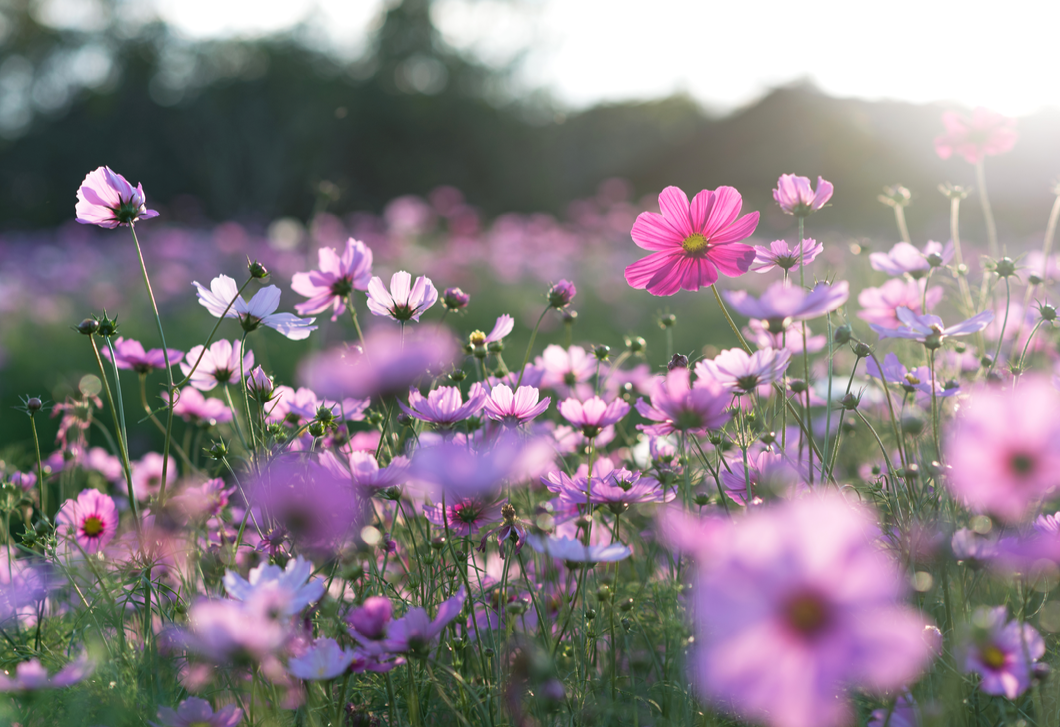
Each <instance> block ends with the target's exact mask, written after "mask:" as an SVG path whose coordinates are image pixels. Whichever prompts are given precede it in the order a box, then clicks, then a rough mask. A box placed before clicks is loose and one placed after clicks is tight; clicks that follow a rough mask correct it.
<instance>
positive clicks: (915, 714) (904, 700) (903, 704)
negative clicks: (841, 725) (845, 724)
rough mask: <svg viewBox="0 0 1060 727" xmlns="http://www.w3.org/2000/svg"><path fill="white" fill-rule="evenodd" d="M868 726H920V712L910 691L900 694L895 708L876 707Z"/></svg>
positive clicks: (870, 716)
mask: <svg viewBox="0 0 1060 727" xmlns="http://www.w3.org/2000/svg"><path fill="white" fill-rule="evenodd" d="M866 727H920V713H919V711H918V710H917V707H916V702H914V701H913V697H912V696H911V695H910V694H909V692H905V693H903V694H902V696H900V697H899V698H898V700H897V702H896V703H895V705H894V709H874V710H873V711H872V714H870V715H869V722H868V725H866Z"/></svg>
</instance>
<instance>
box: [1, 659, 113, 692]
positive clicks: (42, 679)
mask: <svg viewBox="0 0 1060 727" xmlns="http://www.w3.org/2000/svg"><path fill="white" fill-rule="evenodd" d="M93 668H94V665H93V663H92V662H91V661H90V660H89V658H88V654H87V653H86V652H82V654H81V655H80V656H79V657H77V658H76V659H74V660H73V661H71V662H70V663H69V664H67V665H66V666H64V667H63V668H62V669H60V670H59V671H58V672H56V673H55V675H54V676H52V677H50V678H49V677H48V670H47V669H45V668H44V667H43V666H42V665H41V663H40V661H39V660H37V659H30V660H29V661H24V662H22V663H21V664H19V665H18V666H17V667H15V677H14V678H13V679H12V678H11V677H9V676H7V675H6V674H0V692H32V691H36V690H38V689H60V688H62V687H68V686H70V685H71V684H76V683H77V682H79V681H81V680H82V679H84V678H85V677H87V676H88V675H89V674H91V673H92V670H93Z"/></svg>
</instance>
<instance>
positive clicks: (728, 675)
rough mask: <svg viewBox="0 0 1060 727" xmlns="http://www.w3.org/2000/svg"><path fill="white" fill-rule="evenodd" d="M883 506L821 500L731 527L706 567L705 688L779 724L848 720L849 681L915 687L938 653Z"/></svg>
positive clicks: (701, 587) (806, 726)
mask: <svg viewBox="0 0 1060 727" xmlns="http://www.w3.org/2000/svg"><path fill="white" fill-rule="evenodd" d="M878 534H879V531H878V529H877V527H876V522H875V518H874V517H873V515H872V513H870V512H869V511H867V510H865V509H862V508H861V507H859V506H856V505H854V504H852V503H850V502H849V501H847V500H846V499H844V498H843V497H842V496H840V495H837V494H829V495H824V496H810V497H806V498H802V499H799V500H793V501H789V502H785V503H783V504H780V505H777V506H775V507H771V508H768V509H760V510H756V511H754V512H752V513H751V514H749V515H748V516H747V517H746V518H744V519H742V520H741V521H740V522H739V523H738V524H737V523H731V524H728V525H727V526H726V527H725V532H724V535H723V536H722V537H718V538H715V539H714V540H713V547H712V549H711V555H710V557H709V558H708V559H705V560H704V561H703V562H702V563H701V564H700V569H699V581H698V584H697V585H696V588H695V609H694V614H695V631H696V634H695V646H696V650H697V653H696V654H695V655H694V657H693V666H692V671H693V674H694V677H695V680H696V682H697V684H698V685H699V688H700V690H701V691H702V693H703V694H704V695H705V696H707V697H709V698H710V699H711V700H712V701H713V702H715V703H716V704H717V705H718V706H719V707H721V708H723V709H728V710H732V711H733V712H736V713H737V714H739V715H740V716H741V717H742V718H744V719H750V720H754V721H761V722H765V723H767V724H769V725H774V726H776V727H839V726H840V725H846V724H849V723H850V722H851V721H852V719H853V711H852V709H851V706H850V703H849V701H848V700H847V699H846V698H845V696H844V694H845V692H846V690H847V689H848V688H852V687H853V688H859V687H860V688H865V689H868V690H869V691H872V692H877V693H880V692H883V691H885V690H890V689H895V688H897V687H900V686H903V685H905V684H907V683H909V682H910V681H911V680H913V679H915V678H916V676H917V675H918V674H919V673H920V672H921V670H923V668H924V667H926V666H927V664H928V662H930V660H931V658H932V656H933V650H932V644H931V643H930V642H929V641H928V640H925V638H924V628H925V625H926V622H925V619H924V616H923V615H922V614H921V613H920V612H918V611H916V610H915V609H913V608H910V607H908V606H906V605H905V604H904V603H902V597H903V594H904V591H905V586H904V580H903V577H902V573H901V570H900V569H899V567H898V564H897V563H895V562H894V561H893V560H892V559H891V558H890V556H889V555H888V554H887V552H886V551H885V550H883V549H882V548H881V547H880V545H879V541H878Z"/></svg>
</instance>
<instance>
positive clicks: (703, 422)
mask: <svg viewBox="0 0 1060 727" xmlns="http://www.w3.org/2000/svg"><path fill="white" fill-rule="evenodd" d="M731 402H732V392H731V391H729V390H727V389H723V388H722V386H721V384H719V383H717V382H715V381H702V382H701V381H697V382H696V386H695V387H691V386H689V372H688V369H685V368H675V369H674V370H673V371H671V372H670V373H668V374H667V375H666V378H662V377H659V378H657V379H656V380H655V384H654V386H653V387H652V394H651V404H650V405H649V404H647V403H645V401H644V400H643V399H638V400H637V405H636V406H637V411H638V412H640V415H641V416H643V417H644V418H645V419H650V420H652V421H653V422H655V423H654V424H650V425H645V424H638V425H637V429H641V430H643V431H644V432H645V433H647V434H648V435H650V436H653V437H660V436H663V435H665V434H672V433H673V432H691V433H693V434H703V433H704V432H705V431H706V430H707V429H718V428H719V427H721V426H723V425H724V424H725V422H727V421H729V412H728V411H727V409H728V407H729V404H730V403H731Z"/></svg>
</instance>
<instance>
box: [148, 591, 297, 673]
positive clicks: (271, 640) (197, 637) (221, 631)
mask: <svg viewBox="0 0 1060 727" xmlns="http://www.w3.org/2000/svg"><path fill="white" fill-rule="evenodd" d="M257 595H258V596H259V597H258V598H257V599H256V601H257V602H256V603H254V604H253V606H254V607H253V608H249V607H248V605H247V604H244V603H242V602H241V601H232V600H229V599H210V600H200V601H197V602H195V603H193V604H192V606H191V608H189V609H188V628H187V629H186V630H185V629H171V630H169V631H167V632H166V633H165V636H164V637H162V643H163V644H164V645H166V646H169V647H172V648H182V649H188V650H189V651H194V652H196V653H198V654H201V655H203V656H205V657H206V658H208V659H210V660H212V661H216V662H224V661H228V660H230V659H237V660H238V659H242V658H245V657H250V658H255V659H260V658H262V657H264V656H266V655H268V654H271V653H272V652H274V651H275V650H276V649H278V648H279V647H280V646H281V645H282V644H283V643H284V642H285V641H286V640H287V637H288V630H289V619H287V618H286V617H284V618H279V617H278V616H279V615H280V614H281V610H282V608H281V609H277V608H274V606H275V605H279V606H281V607H282V606H284V605H285V604H283V602H282V601H281V602H279V603H278V604H277V603H276V601H275V599H273V598H271V596H273V595H279V594H273V593H267V592H265V591H264V590H263V591H262V592H260V593H259V594H257Z"/></svg>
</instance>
